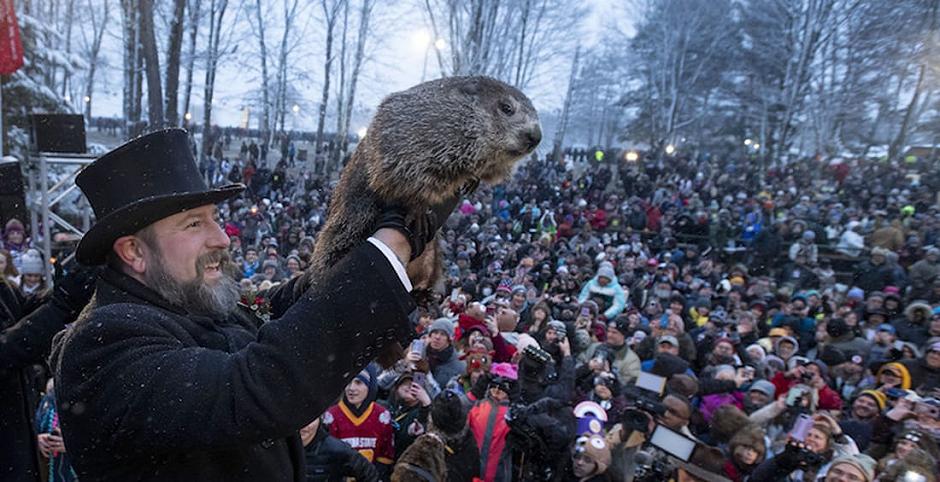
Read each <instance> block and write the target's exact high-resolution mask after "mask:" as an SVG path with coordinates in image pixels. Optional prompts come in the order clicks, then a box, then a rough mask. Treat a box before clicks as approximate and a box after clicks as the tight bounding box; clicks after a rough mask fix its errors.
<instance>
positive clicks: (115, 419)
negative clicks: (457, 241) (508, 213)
mask: <svg viewBox="0 0 940 482" xmlns="http://www.w3.org/2000/svg"><path fill="white" fill-rule="evenodd" d="M76 183H77V184H78V186H79V187H80V188H81V190H82V191H83V192H84V193H85V195H86V196H87V197H88V199H89V201H90V202H91V205H92V207H93V208H94V210H95V214H96V217H97V223H96V224H95V226H94V227H93V228H92V229H91V230H90V231H89V232H88V233H87V234H86V235H85V237H84V238H83V239H82V241H81V244H80V245H79V247H78V252H77V257H78V259H79V261H81V262H82V263H83V264H89V265H102V264H103V265H105V269H104V271H103V273H102V275H101V277H100V279H99V280H98V285H97V292H96V295H95V299H94V300H93V301H92V304H91V305H90V306H89V307H88V308H86V310H85V313H83V315H82V317H80V319H79V320H78V321H77V322H76V323H75V325H74V326H73V327H72V329H71V330H69V331H66V332H63V333H62V334H61V336H60V338H59V339H58V340H57V343H56V347H55V352H54V354H53V360H52V361H53V367H54V369H55V372H56V388H57V391H58V393H57V398H58V402H59V407H60V412H61V415H60V417H61V426H62V431H63V434H64V438H65V444H66V446H67V447H68V450H69V452H70V454H71V456H72V461H73V463H74V466H75V468H76V469H77V471H78V475H79V478H80V479H81V480H82V481H83V482H85V481H98V480H199V481H212V480H219V481H222V480H224V481H237V480H245V481H249V480H250V481H279V480H302V479H303V477H304V473H303V458H304V455H303V447H302V445H301V441H300V438H299V436H298V431H299V429H300V428H301V427H303V426H305V425H307V424H308V423H309V422H310V421H311V420H313V419H314V418H316V417H317V416H319V415H320V414H321V413H322V412H323V411H324V410H326V408H327V407H329V406H330V405H331V404H332V403H333V402H334V401H335V400H336V397H337V395H338V394H340V393H341V392H342V390H343V387H344V386H345V385H346V384H347V383H348V382H349V381H350V380H352V378H353V377H355V376H356V374H358V373H359V372H360V370H362V369H363V368H364V367H365V366H366V365H367V364H368V363H369V362H370V361H371V360H372V358H373V357H374V356H375V355H376V354H377V353H378V352H379V350H380V349H381V348H382V347H384V346H386V345H388V344H390V343H393V342H396V341H397V342H402V343H406V342H407V341H408V335H409V327H408V321H407V320H408V314H409V313H410V312H411V311H412V310H413V309H414V303H413V301H412V299H411V297H410V296H409V291H410V289H411V283H410V281H409V280H408V278H407V275H406V274H405V268H404V264H405V263H406V262H407V261H408V260H409V259H411V258H412V255H413V254H419V253H420V251H421V250H423V248H424V243H426V242H427V241H428V240H430V239H431V238H432V237H433V234H434V232H435V231H436V230H437V227H438V226H439V225H438V221H437V219H438V218H439V219H440V221H441V222H443V220H444V218H446V215H447V214H448V213H449V209H452V208H453V205H454V204H455V203H454V202H453V200H448V201H446V202H445V203H442V205H441V206H433V207H431V210H432V211H433V212H436V213H439V215H438V216H433V215H429V216H427V217H423V218H422V220H421V221H422V222H420V223H415V224H417V225H406V223H405V221H404V219H405V215H404V213H401V212H399V211H396V210H389V211H388V212H386V213H384V214H383V216H382V220H381V221H380V222H379V223H378V225H377V226H376V230H375V232H374V234H373V235H372V237H371V238H369V240H368V242H364V243H362V245H360V246H359V247H357V248H356V249H354V250H353V251H351V252H350V253H349V254H348V255H347V256H346V257H345V258H343V259H342V260H341V261H340V262H339V263H337V264H336V265H335V266H333V267H332V268H331V269H330V270H329V272H328V273H313V275H314V276H316V277H317V283H316V286H314V287H313V288H310V289H308V290H306V291H303V290H295V289H294V288H295V287H297V286H298V285H297V283H307V282H309V278H308V277H307V276H301V277H298V278H294V279H293V280H291V281H290V282H288V283H286V284H284V285H282V286H281V287H279V289H276V290H274V291H272V292H269V293H267V300H268V301H269V302H270V306H271V313H270V314H271V318H272V320H273V321H270V322H268V323H264V324H261V323H260V322H259V320H258V319H257V318H256V317H255V315H254V313H252V312H251V311H249V310H247V309H242V308H237V302H238V299H239V292H238V286H237V283H236V282H235V280H234V279H232V278H230V277H229V276H228V274H226V273H227V272H228V271H229V270H230V269H231V268H232V266H230V261H229V258H228V246H229V239H228V236H226V235H225V232H224V231H223V230H222V229H221V227H220V226H219V224H218V222H217V212H216V207H215V204H216V203H218V202H220V201H223V200H225V199H228V198H230V197H232V196H235V195H237V194H239V193H240V192H242V190H243V189H244V186H242V185H230V186H226V187H222V188H218V189H209V188H207V187H206V185H205V184H204V183H203V181H202V177H201V176H200V175H199V172H198V169H197V167H196V164H195V161H194V159H193V157H192V153H191V151H190V149H189V144H188V141H187V137H186V133H185V131H183V130H180V129H168V130H164V131H159V132H156V133H153V134H149V135H147V136H144V137H141V138H138V139H136V140H133V141H130V142H128V143H127V144H125V145H123V146H121V147H118V148H117V149H115V150H113V151H111V152H109V153H108V154H105V155H104V156H102V157H101V158H100V159H98V160H97V161H95V162H94V163H93V164H91V165H89V166H88V167H87V168H86V169H85V170H84V171H82V173H81V174H80V175H79V176H78V178H77V180H76ZM301 286H305V285H301ZM294 293H302V294H300V295H295V294H294ZM363 300H368V302H367V303H364V302H363Z"/></svg>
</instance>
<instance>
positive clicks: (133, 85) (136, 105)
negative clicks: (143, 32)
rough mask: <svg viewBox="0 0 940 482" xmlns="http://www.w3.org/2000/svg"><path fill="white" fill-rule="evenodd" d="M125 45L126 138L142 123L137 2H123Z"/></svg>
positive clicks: (123, 0)
mask: <svg viewBox="0 0 940 482" xmlns="http://www.w3.org/2000/svg"><path fill="white" fill-rule="evenodd" d="M121 14H122V15H121V17H122V20H123V44H124V121H125V130H124V136H125V137H130V136H131V135H132V134H133V133H134V132H133V130H132V126H133V125H134V124H136V123H137V122H139V121H140V102H141V96H142V92H141V88H140V87H141V71H140V63H141V55H140V48H139V46H140V37H139V32H140V29H139V26H140V19H139V16H140V12H139V9H138V8H137V2H136V1H135V0H121Z"/></svg>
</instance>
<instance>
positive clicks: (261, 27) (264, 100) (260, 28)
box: [249, 0, 272, 142]
mask: <svg viewBox="0 0 940 482" xmlns="http://www.w3.org/2000/svg"><path fill="white" fill-rule="evenodd" d="M253 10H254V12H253V13H254V15H253V16H250V17H249V22H250V23H251V28H252V30H253V31H254V34H255V37H256V39H257V41H258V52H259V59H258V60H260V63H261V123H260V125H259V128H260V129H259V130H260V131H261V139H262V140H263V142H268V141H269V140H270V135H271V130H272V129H271V125H272V124H271V101H270V98H269V96H270V93H271V90H270V82H269V81H268V79H269V76H268V46H267V39H266V38H265V32H266V30H267V28H266V19H265V18H264V16H262V11H264V10H265V8H264V7H263V6H262V5H261V0H255V4H254V8H253Z"/></svg>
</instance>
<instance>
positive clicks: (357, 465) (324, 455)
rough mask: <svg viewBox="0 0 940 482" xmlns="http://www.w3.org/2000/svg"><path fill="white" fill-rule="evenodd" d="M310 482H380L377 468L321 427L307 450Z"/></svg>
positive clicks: (308, 479)
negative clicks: (352, 479) (349, 478)
mask: <svg viewBox="0 0 940 482" xmlns="http://www.w3.org/2000/svg"><path fill="white" fill-rule="evenodd" d="M304 454H305V456H306V459H307V479H306V480H307V482H342V481H344V480H346V478H347V477H352V478H354V479H356V482H377V481H378V480H379V474H378V472H377V471H376V470H375V466H373V465H372V463H370V462H369V460H368V459H366V458H365V457H363V456H362V454H360V453H359V452H357V451H356V450H354V449H353V448H352V447H350V446H349V445H347V444H346V443H345V442H343V441H342V440H340V439H338V438H336V437H333V436H332V435H330V433H329V431H327V429H325V428H324V427H323V425H322V424H321V425H320V426H319V427H318V428H317V434H316V436H314V438H313V440H311V441H310V445H307V447H306V448H305V449H304Z"/></svg>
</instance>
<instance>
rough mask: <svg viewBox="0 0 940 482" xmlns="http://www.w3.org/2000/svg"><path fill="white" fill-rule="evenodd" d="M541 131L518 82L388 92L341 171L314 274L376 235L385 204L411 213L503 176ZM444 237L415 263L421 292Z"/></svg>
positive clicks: (457, 80)
mask: <svg viewBox="0 0 940 482" xmlns="http://www.w3.org/2000/svg"><path fill="white" fill-rule="evenodd" d="M541 138H542V132H541V129H540V127H539V119H538V114H537V113H536V111H535V108H534V107H532V102H531V101H530V100H529V99H528V98H527V97H526V96H525V94H523V93H522V92H520V91H519V90H518V89H516V88H514V87H512V86H509V85H507V84H505V83H503V82H500V81H498V80H495V79H491V78H487V77H449V78H444V79H439V80H432V81H430V82H425V83H423V84H419V85H417V86H414V87H412V88H410V89H408V90H405V91H402V92H397V93H394V94H391V95H389V96H388V97H386V98H385V99H384V100H383V101H382V103H381V104H380V105H379V108H378V111H377V112H376V114H375V117H374V118H373V119H372V123H371V124H370V125H369V127H368V129H367V131H366V135H365V137H364V138H363V139H362V140H361V141H360V143H359V146H358V147H357V148H356V151H355V152H354V153H353V155H352V158H351V159H350V161H349V163H348V164H347V165H346V167H345V168H344V169H343V172H342V174H341V176H340V180H339V184H338V185H337V186H336V189H335V190H334V191H333V198H332V200H331V201H330V207H329V211H328V214H327V219H326V224H325V225H324V227H323V230H322V231H321V232H320V235H319V238H318V239H317V242H316V245H315V246H314V251H313V258H312V262H311V267H310V270H309V272H311V273H314V275H315V274H316V273H323V272H325V270H328V269H329V267H330V266H333V265H334V264H335V263H336V262H337V261H339V260H340V259H341V258H342V257H343V256H345V255H346V253H348V252H349V250H351V249H352V248H354V247H355V246H358V245H359V244H361V243H362V242H363V241H365V240H366V238H368V237H369V236H370V235H371V234H372V232H373V229H374V227H375V225H376V223H377V221H378V218H379V215H380V214H381V212H382V206H383V205H400V206H403V207H405V208H407V210H408V212H409V213H411V214H410V215H414V216H417V215H423V213H424V212H425V211H426V210H427V208H428V206H430V205H433V204H436V203H439V202H441V201H442V200H444V199H447V198H448V197H451V196H454V195H456V194H457V193H458V191H459V190H460V189H461V188H465V187H466V186H475V185H476V183H477V182H479V181H481V180H482V181H485V182H488V183H497V182H501V181H503V180H505V179H506V178H507V177H509V175H510V173H511V172H512V168H513V166H514V165H515V163H516V161H518V160H519V159H521V158H522V157H524V156H525V155H527V154H529V153H530V152H532V150H533V149H535V147H536V146H537V145H538V143H539V141H540V140H541ZM439 267H440V261H439V256H438V248H437V239H436V238H435V240H434V241H433V242H431V243H428V245H427V248H426V250H425V252H424V254H422V255H421V256H420V257H418V258H417V259H415V260H413V261H411V262H410V263H408V266H407V270H408V275H409V277H410V279H411V281H412V283H413V285H414V287H415V289H416V290H427V289H430V288H431V287H433V285H434V284H435V282H436V280H437V278H439V271H440V270H439Z"/></svg>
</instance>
